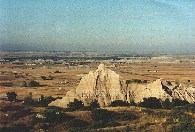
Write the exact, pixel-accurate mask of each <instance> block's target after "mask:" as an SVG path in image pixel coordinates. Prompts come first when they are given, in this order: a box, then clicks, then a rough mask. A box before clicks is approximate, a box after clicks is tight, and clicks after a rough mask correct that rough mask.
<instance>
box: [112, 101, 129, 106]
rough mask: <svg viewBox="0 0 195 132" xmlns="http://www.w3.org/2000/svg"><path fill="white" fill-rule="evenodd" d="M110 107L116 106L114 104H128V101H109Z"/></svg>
mask: <svg viewBox="0 0 195 132" xmlns="http://www.w3.org/2000/svg"><path fill="white" fill-rule="evenodd" d="M110 105H111V106H112V107H116V106H128V105H129V103H128V102H126V101H122V100H115V101H113V102H111V104H110Z"/></svg>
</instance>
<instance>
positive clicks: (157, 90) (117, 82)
mask: <svg viewBox="0 0 195 132" xmlns="http://www.w3.org/2000/svg"><path fill="white" fill-rule="evenodd" d="M194 94H195V88H192V87H190V88H185V87H182V86H181V85H180V86H178V85H176V84H175V85H174V84H169V85H168V84H167V83H166V81H165V82H163V81H162V80H161V79H157V80H156V81H154V82H152V83H149V84H142V83H129V84H127V81H122V80H121V77H120V76H119V75H118V74H117V73H115V72H114V71H112V70H110V69H107V68H106V67H105V65H104V64H100V65H99V66H98V69H97V70H96V71H94V72H92V71H90V72H89V74H87V75H85V76H84V77H83V78H82V79H81V81H80V83H79V85H78V87H77V88H76V90H71V91H69V92H67V94H66V96H65V97H64V98H62V99H61V100H56V101H53V102H52V103H50V104H49V105H50V106H58V107H67V104H68V103H69V102H73V101H74V99H78V100H81V101H83V102H84V105H85V106H88V105H89V104H90V102H91V101H92V100H98V102H99V104H100V106H101V107H104V106H109V105H110V103H111V102H112V101H114V100H123V101H128V102H132V101H134V102H136V103H139V102H141V101H143V98H149V97H156V98H159V99H161V100H165V99H169V100H170V101H172V99H175V98H178V99H181V100H186V101H188V102H190V103H193V102H195V95H194Z"/></svg>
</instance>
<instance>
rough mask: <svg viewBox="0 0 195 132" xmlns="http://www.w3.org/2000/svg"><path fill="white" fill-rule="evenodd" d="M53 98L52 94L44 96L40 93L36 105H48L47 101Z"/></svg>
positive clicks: (49, 101)
mask: <svg viewBox="0 0 195 132" xmlns="http://www.w3.org/2000/svg"><path fill="white" fill-rule="evenodd" d="M54 100H55V98H53V97H52V96H48V97H44V96H43V95H41V98H39V99H38V102H37V105H38V106H43V107H46V106H48V104H49V103H51V102H52V101H54Z"/></svg>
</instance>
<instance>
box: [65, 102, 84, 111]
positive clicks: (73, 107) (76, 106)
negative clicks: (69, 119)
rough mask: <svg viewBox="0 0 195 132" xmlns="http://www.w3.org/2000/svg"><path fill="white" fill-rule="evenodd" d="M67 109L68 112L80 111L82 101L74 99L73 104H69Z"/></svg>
mask: <svg viewBox="0 0 195 132" xmlns="http://www.w3.org/2000/svg"><path fill="white" fill-rule="evenodd" d="M67 107H68V109H69V110H72V111H74V110H81V109H83V108H84V103H83V102H82V101H79V100H77V99H74V101H73V102H70V103H69V104H68V105H67Z"/></svg>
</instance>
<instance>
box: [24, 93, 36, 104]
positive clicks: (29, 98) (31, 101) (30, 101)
mask: <svg viewBox="0 0 195 132" xmlns="http://www.w3.org/2000/svg"><path fill="white" fill-rule="evenodd" d="M34 104H35V101H34V100H33V98H32V92H30V93H29V95H28V96H26V97H25V98H24V105H26V106H34Z"/></svg>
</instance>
